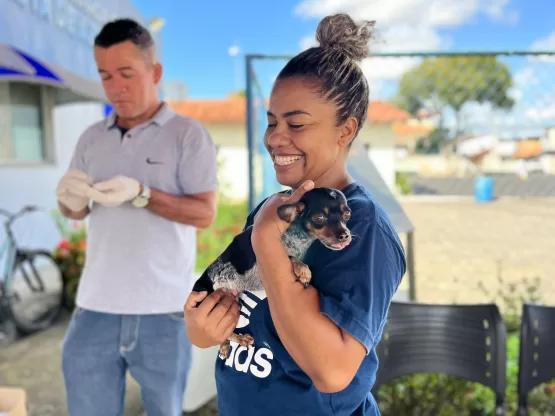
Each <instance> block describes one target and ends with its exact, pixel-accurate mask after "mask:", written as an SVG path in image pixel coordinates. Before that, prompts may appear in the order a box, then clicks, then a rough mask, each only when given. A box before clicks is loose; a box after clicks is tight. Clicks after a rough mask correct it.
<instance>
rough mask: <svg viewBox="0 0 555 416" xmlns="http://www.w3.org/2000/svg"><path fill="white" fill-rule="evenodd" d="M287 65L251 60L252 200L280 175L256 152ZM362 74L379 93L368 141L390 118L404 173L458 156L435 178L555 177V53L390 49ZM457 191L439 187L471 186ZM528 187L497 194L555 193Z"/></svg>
mask: <svg viewBox="0 0 555 416" xmlns="http://www.w3.org/2000/svg"><path fill="white" fill-rule="evenodd" d="M288 59H290V56H267V55H249V56H247V57H246V67H247V71H246V73H247V101H248V103H247V108H248V115H249V117H248V118H249V121H248V124H247V128H248V129H249V130H248V138H249V147H250V149H251V153H252V155H253V160H252V161H251V172H252V179H253V181H252V183H253V191H252V192H251V194H252V195H253V203H254V201H256V200H259V199H260V198H262V197H264V196H265V195H267V192H270V191H271V190H273V189H275V184H274V183H272V179H273V178H272V177H271V175H270V176H266V177H265V173H264V172H265V171H266V169H267V168H268V167H267V166H266V165H264V163H263V161H264V158H265V152H264V149H263V148H262V149H260V150H258V149H256V147H260V141H261V140H262V137H263V131H264V128H265V127H264V123H265V119H266V115H265V107H264V102H265V100H267V97H268V96H269V93H270V88H271V84H272V81H273V79H272V78H273V77H275V75H276V74H277V73H278V72H279V70H280V69H281V68H282V67H283V65H284V64H285V62H286V60H288ZM362 68H363V70H364V72H365V74H366V76H367V78H368V81H369V84H370V91H371V92H370V99H371V105H370V119H369V121H368V123H367V124H368V127H367V130H368V133H367V135H366V137H364V139H365V140H367V141H368V142H369V143H370V145H372V142H373V140H375V139H376V137H377V136H378V135H383V134H384V130H383V128H382V129H381V130H379V132H378V128H377V124H378V123H380V122H382V127H383V120H388V119H389V120H390V127H391V130H390V131H389V134H390V135H391V139H392V141H393V142H394V147H395V149H396V152H397V159H398V160H397V161H398V163H397V167H398V169H400V170H404V169H406V170H407V172H408V173H411V174H413V176H414V174H417V175H418V174H419V173H421V171H425V170H426V169H428V170H429V166H428V165H430V163H427V162H426V161H422V160H420V161H413V160H412V159H410V158H409V159H407V160H406V161H405V160H403V158H407V157H409V156H411V155H431V154H448V153H458V155H459V159H460V160H459V161H458V162H454V161H451V162H450V165H449V166H447V167H443V169H444V172H437V173H438V175H436V176H460V175H461V172H462V173H463V175H464V174H472V173H475V172H482V171H484V172H486V173H490V174H492V175H495V174H499V175H501V174H515V175H516V176H519V177H522V175H523V174H524V175H527V174H528V172H542V173H545V174H548V175H553V174H555V158H554V157H552V155H553V153H555V128H554V129H553V133H552V137H551V139H550V140H549V138H548V134H547V131H548V129H549V128H551V127H555V82H554V81H555V51H534V52H531V51H499V52H464V53H443V52H436V53H416V52H415V53H402V54H400V53H399V54H395V53H389V54H387V53H383V54H377V55H374V56H372V57H370V58H368V59H366V60H365V61H364V62H363V63H362ZM383 103H386V104H390V106H388V107H384V106H383V105H381V104H383ZM401 111H402V112H401ZM378 112H379V113H380V114H378ZM388 112H389V113H388ZM372 114H374V119H372ZM403 115H404V117H405V118H404V119H403ZM373 127H374V129H373ZM363 135H364V132H363V133H361V136H363ZM255 159H261V160H262V162H261V161H260V160H258V161H256V160H255ZM417 162H418V163H417ZM405 165H408V166H405ZM265 166H266V167H265ZM523 172H524V173H523ZM263 178H265V179H263ZM417 179H418V178H417ZM424 182H425V181H424ZM506 182H507V181H506ZM549 182H550V181H549V180H546V183H549ZM507 183H511V179H509V180H508V182H507ZM538 183H540V184H541V183H543V182H542V180H540V181H539V182H538ZM458 186H459V185H458V184H457V186H446V185H444V186H442V187H440V188H438V189H447V190H448V192H447V194H455V195H456V194H457V192H458V191H457V189H459V188H460V189H462V188H463V187H464V186H461V187H458ZM525 187H526V184H524V185H522V184H519V183H518V181H516V182H515V184H514V186H509V185H507V186H503V187H500V188H499V187H498V188H497V189H499V190H501V189H506V190H507V191H506V192H505V193H504V194H507V195H521V196H523V195H528V194H531V195H545V194H546V193H550V192H551V191H548V190H539V191H536V190H535V191H534V192H531V193H527V192H526V191H524V190H523V189H524V188H525ZM415 188H416V191H417V192H419V193H426V192H427V189H429V187H427V186H426V184H424V185H422V184H421V183H419V182H418V180H417V183H416V186H415ZM516 188H518V189H516ZM438 192H439V191H438V190H437V189H436V190H432V191H430V193H433V194H437V193H438ZM504 194H503V192H501V191H500V195H504Z"/></svg>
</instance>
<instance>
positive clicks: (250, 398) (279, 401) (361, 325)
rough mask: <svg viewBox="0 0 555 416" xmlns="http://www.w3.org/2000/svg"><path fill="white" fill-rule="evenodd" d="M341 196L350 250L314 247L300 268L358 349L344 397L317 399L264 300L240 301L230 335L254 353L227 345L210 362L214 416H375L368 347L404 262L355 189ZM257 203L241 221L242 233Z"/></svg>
mask: <svg viewBox="0 0 555 416" xmlns="http://www.w3.org/2000/svg"><path fill="white" fill-rule="evenodd" d="M343 193H344V194H345V196H346V197H347V200H348V204H349V207H350V208H351V210H352V215H351V219H350V220H349V222H348V223H347V225H348V227H349V229H350V230H351V232H352V234H353V236H354V237H353V241H352V243H351V244H350V245H349V246H348V247H347V248H345V249H343V250H341V251H332V250H329V249H326V248H325V247H324V246H323V245H322V244H320V243H319V242H316V243H315V244H313V245H312V246H311V247H310V249H309V251H308V253H307V256H306V257H305V259H304V262H305V263H306V264H307V265H308V266H309V267H310V269H311V271H312V280H311V282H310V284H311V285H312V286H313V287H314V288H316V289H317V290H318V293H319V295H320V310H321V312H322V313H323V314H325V315H327V316H328V317H329V318H330V319H331V320H332V321H334V322H335V323H336V324H337V325H338V326H339V327H341V328H342V329H343V330H345V331H347V332H348V333H349V334H351V335H352V336H354V337H355V338H356V339H358V340H359V341H360V342H361V343H362V344H363V345H364V346H365V347H366V350H367V352H368V353H367V355H366V357H365V358H364V360H363V362H362V365H361V366H360V368H359V370H358V372H357V373H356V375H355V377H354V379H353V381H352V382H351V384H350V385H349V386H348V387H347V388H346V389H344V390H342V391H340V392H337V393H332V394H328V393H321V392H319V391H318V390H317V389H316V388H315V387H314V385H313V383H312V381H311V380H310V378H309V377H308V376H307V375H306V374H305V373H304V372H303V370H302V369H301V368H300V367H299V366H298V365H297V364H296V363H295V361H294V360H293V359H292V357H291V356H290V355H289V353H288V352H287V350H286V349H285V347H284V346H283V344H282V343H281V341H280V339H279V336H278V334H277V332H276V329H275V327H274V324H273V321H272V316H271V314H270V310H269V307H268V301H267V299H266V294H265V292H264V291H260V292H246V293H243V294H242V295H241V317H240V320H239V323H238V325H237V329H236V330H235V333H248V334H251V335H252V336H253V337H254V339H255V345H254V346H251V347H249V348H243V347H240V346H238V344H236V343H232V350H231V353H230V355H229V357H228V358H227V359H226V360H225V361H224V360H222V359H220V358H217V363H216V383H217V388H218V407H219V411H220V414H221V416H261V415H264V416H296V415H299V416H300V415H302V416H306V415H311V416H325V415H330V416H331V415H333V416H355V415H356V416H359V415H360V416H369V415H372V416H374V415H379V414H380V413H379V410H378V407H377V405H376V401H375V400H374V398H373V396H372V394H371V393H370V390H371V388H372V386H373V384H374V381H375V379H376V371H377V369H378V359H377V356H376V352H375V346H376V344H377V343H378V341H379V340H380V339H381V336H382V331H383V326H384V324H385V321H386V317H387V312H388V309H389V304H390V302H391V299H392V297H393V294H394V293H395V291H396V290H397V288H398V286H399V283H400V282H401V279H402V277H403V275H404V274H405V270H406V262H405V254H404V250H403V246H402V244H401V241H400V240H399V237H398V235H397V233H396V232H395V230H394V228H393V226H392V225H391V222H390V220H389V218H388V216H387V214H386V213H385V212H384V211H383V210H382V209H381V208H380V207H379V206H377V205H376V204H375V203H374V201H373V200H372V198H371V196H370V195H369V193H368V192H367V191H366V190H365V189H364V188H363V187H362V186H360V185H358V184H356V183H354V184H351V185H349V186H347V187H346V188H345V189H343ZM262 203H263V202H262ZM262 203H261V204H259V205H258V207H257V208H256V209H255V210H254V211H253V212H251V213H250V214H249V217H248V219H247V224H246V227H248V226H250V225H252V221H253V218H254V215H255V214H256V212H257V210H258V209H259V208H260V206H261V205H262Z"/></svg>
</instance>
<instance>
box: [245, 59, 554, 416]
mask: <svg viewBox="0 0 555 416" xmlns="http://www.w3.org/2000/svg"><path fill="white" fill-rule="evenodd" d="M288 58H289V57H283V56H281V57H280V56H278V57H276V56H270V57H269V56H251V57H250V58H247V70H248V72H247V101H248V103H249V104H248V114H249V124H248V126H247V128H248V130H249V148H250V149H251V153H253V160H258V159H264V157H265V151H264V149H263V147H260V141H261V140H262V136H263V131H264V129H265V123H266V114H265V111H266V108H265V106H264V103H265V101H266V100H267V99H268V97H269V94H270V90H271V85H272V82H273V80H274V78H275V76H276V74H277V73H278V72H279V70H280V69H281V68H282V67H283V65H284V64H285V62H286V59H288ZM362 68H363V70H364V72H365V74H366V75H367V78H368V82H369V84H370V90H371V96H370V99H371V104H370V108H369V118H368V121H367V124H366V126H365V127H364V129H363V130H362V131H361V134H360V136H359V138H357V140H362V141H366V142H368V144H369V156H370V159H371V160H372V161H373V162H374V164H375V165H376V167H377V168H378V170H379V171H380V172H381V173H382V174H383V175H384V178H385V177H386V176H387V175H389V174H391V173H393V175H394V176H396V177H397V182H396V183H395V182H393V184H392V185H391V190H392V192H397V197H398V199H399V200H400V202H401V205H402V207H403V209H404V210H405V212H406V214H407V215H408V217H409V218H410V220H411V222H412V223H413V225H414V230H415V231H414V237H413V243H412V245H413V246H414V247H413V250H408V252H410V253H411V255H412V256H411V257H413V261H414V272H413V276H412V277H413V279H409V278H408V277H407V276H405V278H404V282H403V284H402V286H401V288H400V289H401V290H406V291H410V292H411V295H415V296H416V299H417V301H419V302H425V303H480V302H495V303H496V304H498V305H499V307H500V308H501V310H502V312H503V317H504V319H505V320H506V322H507V327H508V328H509V330H510V334H511V335H510V338H509V342H510V349H509V354H508V360H509V361H510V362H509V365H510V366H511V368H516V366H517V357H518V354H517V352H518V350H517V349H515V347H518V340H517V339H516V338H515V336H516V334H517V333H518V325H519V319H520V317H519V315H520V308H521V305H522V303H523V302H541V303H546V304H552V305H553V299H555V283H553V275H555V262H554V261H553V260H552V256H553V254H552V253H554V252H555V238H553V235H555V216H554V215H553V199H552V197H554V196H555V82H554V81H555V52H553V53H551V52H533V53H532V52H499V53H494V52H488V53H458V54H447V53H436V54H421V53H412V54H381V55H375V56H373V57H371V58H368V59H366V60H365V61H364V62H363V63H362ZM249 97H250V99H249ZM252 166H253V168H252V170H251V172H252V176H253V178H255V179H256V178H258V179H256V180H257V181H258V182H257V183H258V184H259V185H257V188H256V189H257V191H256V192H258V193H256V194H255V199H260V198H261V197H262V193H264V191H262V189H263V188H264V187H263V186H261V185H260V183H264V182H266V183H267V184H271V182H272V179H273V176H272V175H273V171H272V174H268V171H269V169H270V168H271V166H269V165H264V164H263V163H260V162H256V164H254V163H253V165H252ZM388 170H389V171H388ZM391 170H392V171H393V172H391ZM484 175H487V176H488V177H490V178H492V179H493V193H492V198H491V199H490V200H489V203H478V202H477V201H476V200H475V198H473V197H474V196H475V191H476V189H475V186H476V178H477V177H480V176H484ZM401 182H402V183H401ZM401 185H402V186H401ZM265 189H266V191H267V192H269V191H270V189H271V187H270V185H267V186H266V188H265ZM370 192H372V190H371V189H370ZM401 194H412V195H401ZM415 194H416V195H415ZM497 197H504V198H497ZM406 248H407V249H408V247H406ZM409 282H411V285H414V287H409ZM411 289H412V290H411ZM509 383H510V387H509V389H508V395H509V404H508V405H507V406H508V409H509V408H510V410H511V411H513V410H514V406H515V403H516V402H515V396H514V395H515V380H514V377H513V375H511V379H510V380H509ZM419 388H420V387H419ZM544 388H545V389H546V390H545V392H547V393H545V392H544V390H541V391H539V390H538V392H539V393H538V392H537V395H538V396H537V397H538V398H537V404H535V407H536V409H544V408H545V406H553V398H552V396H550V394H551V393H549V392H548V390H549V388H551V389H553V386H551V387H549V386H548V387H542V389H544ZM549 391H551V390H549ZM460 393H461V397H463V396H464V397H465V400H471V401H473V400H474V401H476V403H477V405H480V406H481V403H491V400H482V399H483V397H482V398H480V397H481V396H480V395H479V394H478V393H476V391H475V392H474V393H473V394H474V396H472V395H469V394H470V393H468V391H467V390H464V389H463V390H461V391H460ZM478 396H480V397H478ZM534 397H535V396H534ZM534 400H535V399H534ZM542 406H543V407H542ZM482 410H483V409H482ZM551 411H552V409H551ZM422 414H424V413H422ZM484 414H490V413H487V412H485V413H484ZM509 414H513V413H509ZM542 414H543V413H542ZM546 414H552V413H549V411H548V412H547V413H546Z"/></svg>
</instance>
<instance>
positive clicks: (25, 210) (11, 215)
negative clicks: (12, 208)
mask: <svg viewBox="0 0 555 416" xmlns="http://www.w3.org/2000/svg"><path fill="white" fill-rule="evenodd" d="M39 209H40V208H39V207H37V206H35V205H25V206H24V207H23V208H21V209H20V210H19V211H18V212H15V213H12V212H9V211H6V210H5V209H2V208H0V215H2V216H3V217H6V221H4V223H5V224H6V225H7V224H11V223H12V222H14V220H16V219H17V218H19V217H21V216H23V215H25V214H27V213H30V212H35V211H38V210H39Z"/></svg>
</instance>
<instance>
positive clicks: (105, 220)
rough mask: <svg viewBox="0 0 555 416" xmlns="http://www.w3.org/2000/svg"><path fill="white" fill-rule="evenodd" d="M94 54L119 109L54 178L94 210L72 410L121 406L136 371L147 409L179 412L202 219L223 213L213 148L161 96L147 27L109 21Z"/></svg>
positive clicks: (68, 348)
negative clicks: (187, 307) (186, 312)
mask: <svg viewBox="0 0 555 416" xmlns="http://www.w3.org/2000/svg"><path fill="white" fill-rule="evenodd" d="M94 54H95V61H96V64H97V66H98V70H99V73H100V76H101V78H102V84H103V87H104V90H105V92H106V96H107V98H108V99H109V101H110V102H111V104H112V105H113V106H114V111H113V114H112V115H111V116H110V117H108V118H107V119H106V120H104V121H101V122H98V123H96V124H94V125H92V126H91V127H89V128H88V129H87V130H86V131H85V132H84V133H83V135H82V136H81V137H80V138H79V141H78V144H77V146H76V148H75V151H74V155H73V159H72V161H71V165H70V169H69V170H68V173H66V175H64V177H62V179H61V180H60V183H59V185H58V188H57V196H58V201H59V206H60V209H61V211H62V213H63V214H64V215H65V216H66V217H69V218H73V219H84V218H85V217H87V216H88V218H89V227H88V241H87V243H88V244H87V259H86V264H85V267H84V270H83V275H82V276H81V281H80V285H79V290H78V294H77V300H76V303H77V308H76V310H75V312H74V314H73V316H72V319H71V322H70V324H69V327H68V330H67V333H66V336H65V339H64V343H63V353H62V358H63V359H62V361H63V373H64V378H65V383H66V392H67V402H68V409H69V413H70V415H72V416H75V415H78V416H93V415H94V416H97V415H98V416H111V415H114V416H115V415H120V414H123V403H124V391H125V374H126V371H127V370H129V371H130V373H131V375H132V376H133V377H134V378H135V379H136V380H137V381H138V382H139V384H140V385H141V392H142V398H143V401H144V405H145V410H146V412H147V414H148V416H177V415H181V413H182V412H181V408H182V400H183V394H184V390H185V384H186V378H187V375H188V371H189V367H190V359H191V345H190V343H189V341H188V339H187V335H186V332H185V325H184V323H183V312H182V310H183V304H184V302H185V300H186V299H187V296H188V295H189V293H190V291H191V289H192V286H193V283H194V267H195V259H196V229H197V228H204V227H207V226H209V225H210V224H211V223H212V222H213V220H214V217H215V212H216V191H217V185H218V181H217V165H216V148H215V146H214V144H213V142H212V140H211V138H210V136H209V134H208V133H207V132H206V130H205V129H204V128H203V127H202V126H201V125H200V124H199V123H197V122H196V121H193V120H191V119H188V118H185V117H182V116H179V115H177V114H175V113H174V112H173V111H172V110H171V109H169V108H168V106H167V105H166V104H165V103H164V102H161V101H160V99H159V98H158V95H157V89H158V84H159V81H160V78H161V73H162V68H161V65H160V64H159V63H158V62H157V60H156V54H155V47H154V44H153V41H152V38H151V36H150V34H149V33H148V31H147V30H146V29H145V28H144V27H142V26H140V25H139V24H137V23H136V22H134V21H131V20H127V19H122V20H118V21H114V22H111V23H108V24H106V25H105V26H104V27H103V28H102V30H101V32H100V33H99V34H98V36H97V37H96V39H95V48H94Z"/></svg>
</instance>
